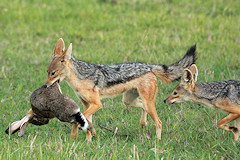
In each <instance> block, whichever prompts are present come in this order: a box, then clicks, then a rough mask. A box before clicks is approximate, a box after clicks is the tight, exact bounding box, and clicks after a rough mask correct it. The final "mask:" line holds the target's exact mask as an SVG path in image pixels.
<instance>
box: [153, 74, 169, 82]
mask: <svg viewBox="0 0 240 160" xmlns="http://www.w3.org/2000/svg"><path fill="white" fill-rule="evenodd" d="M154 74H155V75H156V76H157V77H158V78H160V79H161V80H162V81H163V83H164V84H170V83H172V81H171V80H170V79H169V78H168V77H167V75H166V74H164V73H157V72H154Z"/></svg>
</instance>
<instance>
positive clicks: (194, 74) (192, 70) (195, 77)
mask: <svg viewBox="0 0 240 160" xmlns="http://www.w3.org/2000/svg"><path fill="white" fill-rule="evenodd" d="M189 70H190V71H191V72H192V75H193V80H194V82H197V76H198V69H197V66H196V64H192V65H191V67H190V68H189Z"/></svg>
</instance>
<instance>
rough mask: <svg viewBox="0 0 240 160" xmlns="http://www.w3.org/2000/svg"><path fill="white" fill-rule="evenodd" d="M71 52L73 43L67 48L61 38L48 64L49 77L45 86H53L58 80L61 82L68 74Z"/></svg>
mask: <svg viewBox="0 0 240 160" xmlns="http://www.w3.org/2000/svg"><path fill="white" fill-rule="evenodd" d="M71 53H72V43H71V44H70V45H69V47H68V48H67V49H66V50H65V45H64V42H63V39H62V38H60V39H59V40H58V41H57V44H56V45H55V48H54V51H53V57H52V59H51V61H50V63H49V66H48V70H47V72H48V78H47V82H46V84H45V87H49V86H51V85H52V84H53V83H54V82H56V81H57V82H58V83H60V82H61V81H62V80H64V79H65V78H66V77H67V76H68V74H69V67H68V64H69V63H70V59H71Z"/></svg>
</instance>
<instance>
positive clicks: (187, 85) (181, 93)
mask: <svg viewBox="0 0 240 160" xmlns="http://www.w3.org/2000/svg"><path fill="white" fill-rule="evenodd" d="M197 76H198V69H197V66H196V65H195V64H193V65H191V67H190V68H189V69H187V68H186V69H184V71H183V74H182V77H181V82H180V84H179V85H177V86H176V87H175V89H174V90H173V92H172V94H171V95H170V96H169V97H168V98H167V99H165V100H164V103H166V104H174V103H181V102H184V101H189V100H191V99H192V97H193V94H194V92H195V89H196V88H195V82H196V81H197Z"/></svg>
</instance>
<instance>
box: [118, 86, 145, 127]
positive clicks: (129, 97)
mask: <svg viewBox="0 0 240 160" xmlns="http://www.w3.org/2000/svg"><path fill="white" fill-rule="evenodd" d="M138 97H139V93H138V92H137V90H136V89H133V90H129V91H126V92H124V93H123V99H122V100H123V103H124V104H125V106H126V107H137V108H142V116H141V119H140V124H141V126H142V128H143V129H144V128H146V126H147V111H146V109H145V107H144V105H143V102H142V100H140V99H139V98H138Z"/></svg>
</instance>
